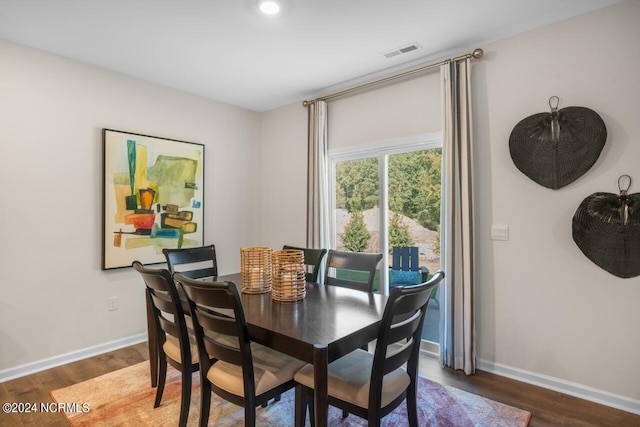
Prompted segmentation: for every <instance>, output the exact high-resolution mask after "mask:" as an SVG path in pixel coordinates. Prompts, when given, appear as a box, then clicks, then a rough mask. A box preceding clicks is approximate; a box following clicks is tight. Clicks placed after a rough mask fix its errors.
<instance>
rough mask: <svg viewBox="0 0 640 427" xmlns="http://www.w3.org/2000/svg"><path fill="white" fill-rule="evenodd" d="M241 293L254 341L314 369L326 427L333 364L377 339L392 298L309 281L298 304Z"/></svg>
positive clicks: (318, 411)
mask: <svg viewBox="0 0 640 427" xmlns="http://www.w3.org/2000/svg"><path fill="white" fill-rule="evenodd" d="M203 281H205V282H206V281H231V282H234V283H235V284H236V285H237V286H238V289H239V290H240V289H241V275H240V273H235V274H228V275H220V276H218V277H214V278H208V279H203ZM240 294H241V299H242V307H243V310H244V315H245V319H246V322H247V327H248V330H249V338H250V339H251V340H252V341H255V342H257V343H260V344H262V345H264V346H267V347H269V348H272V349H274V350H278V351H280V352H282V353H285V354H288V355H290V356H293V357H296V358H298V359H300V360H302V361H305V362H307V363H310V364H312V365H313V370H314V407H315V425H316V426H318V427H324V426H326V425H327V419H328V410H329V405H328V384H327V379H328V365H329V363H331V362H332V361H334V360H336V359H338V358H340V357H342V356H344V355H346V354H348V353H350V352H352V351H354V350H356V349H358V348H362V347H364V346H366V345H367V344H368V343H370V342H371V341H373V340H375V339H376V337H377V333H378V329H379V327H380V322H381V320H382V314H383V312H384V307H385V304H386V302H387V297H386V296H384V295H381V294H376V293H367V292H362V291H357V290H353V289H348V288H343V287H340V286H335V285H323V284H319V283H309V282H308V283H307V284H306V292H305V297H304V298H303V299H301V300H299V301H295V302H279V301H275V300H273V299H272V298H271V292H265V293H261V294H253V293H242V292H241V293H240ZM150 304H151V301H150V300H149V299H148V300H147V314H148V322H147V326H148V328H149V331H148V332H149V355H150V356H149V360H150V365H151V381H152V385H155V378H156V377H157V364H158V358H157V352H158V348H157V342H156V338H155V337H156V334H155V327H154V322H153V321H152V320H150V318H149V313H152V312H151V311H150V310H152V308H151V307H150ZM151 319H152V318H151ZM154 364H155V366H154Z"/></svg>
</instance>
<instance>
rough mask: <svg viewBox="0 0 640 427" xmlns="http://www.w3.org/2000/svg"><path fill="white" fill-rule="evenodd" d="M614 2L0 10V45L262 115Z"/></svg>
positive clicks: (398, 0)
mask: <svg viewBox="0 0 640 427" xmlns="http://www.w3.org/2000/svg"><path fill="white" fill-rule="evenodd" d="M620 1H622V0H284V3H285V4H284V10H283V13H281V14H280V15H279V16H275V17H270V16H265V15H261V14H259V13H258V12H257V10H256V0H0V38H2V39H5V40H9V41H13V42H16V43H20V44H23V45H27V46H31V47H35V48H38V49H42V50H45V51H49V52H53V53H55V54H58V55H62V56H65V57H68V58H73V59H76V60H79V61H82V62H86V63H89V64H94V65H97V66H99V67H103V68H106V69H109V70H113V71H117V72H120V73H123V74H127V75H130V76H135V77H139V78H141V79H144V80H148V81H150V82H154V83H158V84H162V85H166V86H169V87H173V88H176V89H180V90H183V91H186V92H190V93H194V94H198V95H201V96H204V97H207V98H211V99H215V100H218V101H222V102H226V103H229V104H232V105H236V106H240V107H244V108H248V109H251V110H254V111H267V110H270V109H273V108H276V107H279V106H282V105H286V104H290V103H292V102H296V101H301V100H303V99H307V98H311V97H314V96H317V95H319V94H322V93H326V92H327V91H329V90H330V89H335V88H339V87H343V86H345V85H348V84H353V83H355V82H359V81H363V79H366V78H368V77H369V78H370V77H374V76H379V75H381V74H384V73H387V72H390V71H393V70H396V69H399V68H405V67H407V66H413V65H417V64H420V63H423V62H426V61H430V60H434V59H440V58H442V57H444V56H445V55H451V54H460V53H466V52H468V51H470V50H473V48H475V47H482V45H483V44H484V43H487V42H490V41H493V40H498V39H502V38H505V37H508V36H510V35H513V34H517V33H521V32H524V31H527V30H530V29H533V28H537V27H540V26H543V25H547V24H550V23H553V22H556V21H560V20H563V19H566V18H569V17H572V16H575V15H579V14H582V13H586V12H589V11H592V10H595V9H599V8H601V7H606V6H609V5H612V4H614V3H619V2H620ZM414 42H417V43H418V44H419V45H420V46H421V49H419V50H417V51H413V52H411V53H407V54H403V55H399V56H396V57H393V58H391V59H387V58H385V57H384V56H382V55H381V54H382V53H385V52H387V51H390V50H392V49H397V48H400V47H403V46H405V45H408V44H411V43H414ZM1 61H2V58H0V64H1Z"/></svg>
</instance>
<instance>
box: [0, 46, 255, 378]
mask: <svg viewBox="0 0 640 427" xmlns="http://www.w3.org/2000/svg"><path fill="white" fill-rule="evenodd" d="M0 58H1V59H0V85H1V89H0V92H1V93H2V95H1V96H0V122H1V125H0V159H2V167H1V168H0V181H1V182H2V209H0V211H1V212H2V213H1V214H0V217H1V218H2V221H1V223H0V233H1V235H2V239H1V241H2V248H1V249H0V251H1V255H0V263H1V267H2V268H1V271H2V274H3V277H2V280H0V283H1V284H0V289H1V292H0V325H1V326H0V343H2V344H0V373H2V371H3V370H5V369H8V368H15V367H16V366H19V365H23V364H28V363H32V362H36V361H41V360H43V359H47V358H50V357H57V356H59V355H61V354H65V353H69V352H75V351H79V350H81V349H85V348H88V347H92V346H99V345H102V344H104V343H107V342H110V341H115V340H121V339H125V338H127V337H130V336H135V335H137V334H144V332H145V320H144V303H143V295H144V294H143V289H144V288H143V286H144V285H143V284H142V283H141V281H140V278H139V277H137V276H136V273H135V272H134V271H133V270H132V269H122V270H110V271H101V270H100V265H101V263H100V259H101V258H100V257H101V244H102V243H101V242H102V234H101V232H102V230H101V228H102V213H101V206H102V177H101V176H102V133H101V132H102V128H111V129H117V130H123V131H130V132H136V133H142V134H148V135H154V136H161V137H167V138H174V139H180V140H186V141H192V142H198V143H202V144H205V146H206V149H205V155H206V158H205V179H206V194H205V239H204V240H205V242H206V243H215V244H216V245H217V246H218V260H219V268H220V270H221V272H223V273H224V272H227V273H229V272H233V271H236V270H237V266H238V265H239V262H240V256H239V248H240V247H241V246H243V245H251V244H257V243H259V242H258V237H259V236H258V234H259V233H258V232H259V223H258V218H259V212H258V211H257V210H256V209H255V200H257V199H258V198H259V197H260V194H259V192H258V189H257V188H256V187H255V185H254V184H253V183H255V182H258V181H259V166H260V159H259V157H258V156H256V155H255V152H256V150H257V149H258V147H259V142H258V141H259V138H260V132H259V125H260V116H259V114H257V113H254V112H250V111H247V110H243V109H239V108H235V107H231V106H228V105H225V104H222V103H219V102H215V101H211V100H207V99H204V98H200V97H196V96H193V95H188V94H186V93H183V92H179V91H176V90H173V89H168V88H165V87H161V86H157V85H153V84H149V83H146V82H144V81H141V80H139V79H134V78H129V77H125V76H122V75H119V74H116V73H112V72H109V71H106V70H103V69H99V68H95V67H91V66H88V65H84V64H81V63H79V62H75V61H71V60H67V59H65V58H62V57H59V56H55V55H51V54H48V53H44V52H41V51H38V50H34V49H30V48H26V47H23V46H19V45H16V44H13V43H9V42H5V41H0ZM109 296H117V297H118V299H119V305H120V309H119V310H117V311H111V312H109V311H107V297H109Z"/></svg>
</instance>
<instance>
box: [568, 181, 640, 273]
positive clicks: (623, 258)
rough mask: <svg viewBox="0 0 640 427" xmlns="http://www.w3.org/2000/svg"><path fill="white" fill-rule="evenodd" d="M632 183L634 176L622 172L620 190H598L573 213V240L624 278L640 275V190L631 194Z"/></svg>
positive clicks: (606, 267)
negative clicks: (601, 191)
mask: <svg viewBox="0 0 640 427" xmlns="http://www.w3.org/2000/svg"><path fill="white" fill-rule="evenodd" d="M624 184H627V185H624ZM623 187H624V189H623ZM630 187H631V177H630V176H629V175H622V176H621V177H620V178H618V190H619V194H612V193H594V194H592V195H590V196H588V197H587V198H585V199H584V200H583V201H582V203H581V204H580V206H578V209H577V210H576V213H575V215H574V216H573V240H574V241H575V242H576V244H577V245H578V247H579V248H580V250H581V251H582V253H584V254H585V256H586V257H587V258H589V259H590V260H591V261H593V262H594V263H595V264H596V265H598V266H599V267H600V268H602V269H604V270H606V271H608V272H609V273H611V274H613V275H615V276H618V277H622V278H629V277H635V276H638V275H640V193H633V194H628V190H629V188H630Z"/></svg>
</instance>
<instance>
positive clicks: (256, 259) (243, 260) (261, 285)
mask: <svg viewBox="0 0 640 427" xmlns="http://www.w3.org/2000/svg"><path fill="white" fill-rule="evenodd" d="M272 252H273V251H272V250H271V248H268V247H264V246H256V247H251V248H241V249H240V276H241V278H242V285H241V288H240V290H241V291H242V292H244V293H245V294H264V293H267V292H270V291H271V285H272V276H271V254H272Z"/></svg>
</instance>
